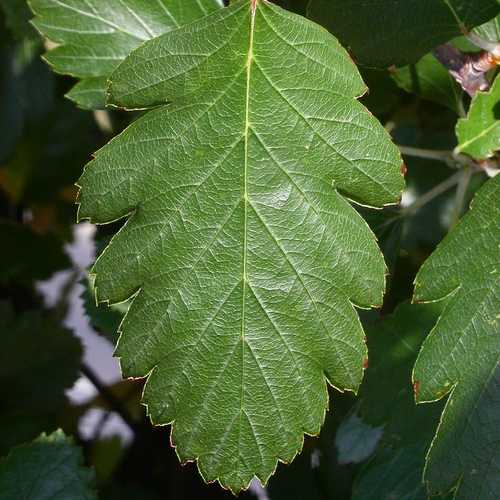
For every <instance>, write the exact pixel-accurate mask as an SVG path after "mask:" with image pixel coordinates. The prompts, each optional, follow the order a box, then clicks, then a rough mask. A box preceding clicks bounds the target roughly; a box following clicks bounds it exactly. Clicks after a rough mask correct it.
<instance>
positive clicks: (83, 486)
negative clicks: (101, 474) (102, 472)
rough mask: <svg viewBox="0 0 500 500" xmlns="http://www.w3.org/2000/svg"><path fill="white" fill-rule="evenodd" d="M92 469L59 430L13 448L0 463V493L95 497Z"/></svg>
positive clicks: (28, 497) (36, 498)
mask: <svg viewBox="0 0 500 500" xmlns="http://www.w3.org/2000/svg"><path fill="white" fill-rule="evenodd" d="M94 476H95V475H94V472H93V471H92V470H90V469H87V468H85V467H84V466H83V456H82V452H81V450H80V449H79V448H78V447H76V446H75V445H74V444H73V442H72V440H71V439H69V438H67V437H66V436H65V435H64V433H63V432H62V431H60V430H59V431H57V432H54V433H53V434H51V435H49V436H47V435H45V434H42V435H41V436H40V437H39V438H38V439H36V440H35V441H33V442H32V443H30V444H25V445H23V446H19V447H18V448H14V449H13V450H12V451H11V452H10V454H9V456H8V457H7V458H4V459H3V460H2V461H1V462H0V492H1V493H0V495H1V497H2V498H5V499H6V500H7V499H10V498H12V499H13V498H22V499H23V500H49V499H50V500H73V499H74V500H97V495H96V493H95V491H94V490H93V483H94V479H95V478H94Z"/></svg>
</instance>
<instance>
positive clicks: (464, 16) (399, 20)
mask: <svg viewBox="0 0 500 500" xmlns="http://www.w3.org/2000/svg"><path fill="white" fill-rule="evenodd" d="M499 11H500V6H499V4H498V2H497V0H475V1H473V2H471V1H470V0H447V1H441V0H440V1H437V0H397V1H394V0H381V1H376V2H374V1H370V2H366V1H365V0H311V2H310V4H309V11H308V13H309V16H310V17H311V19H313V20H315V21H317V22H319V23H321V24H323V26H325V27H327V28H328V29H329V30H330V31H331V32H332V33H333V34H334V35H335V36H337V37H338V38H339V40H340V41H341V43H342V44H343V45H344V46H346V47H348V48H349V50H350V51H352V53H353V55H354V57H355V58H356V61H358V62H359V63H361V64H364V65H367V66H374V67H381V68H384V67H385V68H387V67H389V66H391V65H393V64H394V65H396V66H403V65H405V64H409V63H414V62H417V61H418V60H419V59H420V58H421V57H422V56H423V55H425V54H426V53H427V52H429V51H430V50H432V49H433V48H434V47H437V46H438V45H440V44H442V43H444V42H447V41H448V40H450V39H452V38H453V37H456V36H459V35H461V34H462V31H463V30H470V29H471V28H473V27H474V26H478V25H480V24H482V23H484V22H486V21H488V20H489V19H491V18H493V17H494V16H496V15H497V14H498V13H499ZM367 34H369V36H367Z"/></svg>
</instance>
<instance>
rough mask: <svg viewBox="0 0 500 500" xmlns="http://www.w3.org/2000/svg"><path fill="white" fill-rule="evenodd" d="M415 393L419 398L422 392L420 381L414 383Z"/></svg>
mask: <svg viewBox="0 0 500 500" xmlns="http://www.w3.org/2000/svg"><path fill="white" fill-rule="evenodd" d="M413 392H414V393H415V397H416V398H418V394H419V392H420V382H419V381H418V380H415V382H413Z"/></svg>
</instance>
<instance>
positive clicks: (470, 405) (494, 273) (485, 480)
mask: <svg viewBox="0 0 500 500" xmlns="http://www.w3.org/2000/svg"><path fill="white" fill-rule="evenodd" d="M499 195H500V178H499V177H498V176H497V177H495V178H492V179H490V180H489V181H488V182H487V183H485V184H484V186H483V187H482V188H481V190H480V191H479V192H478V194H477V195H476V197H475V198H474V200H473V202H472V205H471V209H470V211H469V212H468V213H467V214H466V215H465V216H464V217H463V219H462V220H461V221H460V223H459V224H458V225H457V226H456V227H455V228H454V229H453V231H452V232H451V233H450V234H449V235H448V236H447V237H446V238H445V239H444V240H443V242H442V243H441V244H440V245H439V246H438V247H437V249H436V250H435V252H434V253H433V254H432V255H431V257H430V258H429V259H428V260H427V261H426V263H425V264H424V265H423V267H422V268H421V270H420V271H419V273H418V275H417V279H416V282H415V297H414V298H415V300H418V301H436V300H441V299H443V298H445V297H449V298H448V299H447V301H446V305H445V308H444V310H443V312H442V314H441V316H440V318H439V320H438V322H437V324H436V326H435V327H434V329H433V331H432V332H431V334H430V335H429V337H428V338H427V339H426V341H425V343H424V345H423V347H422V350H421V352H420V354H419V356H418V359H417V362H416V365H415V368H414V374H413V376H414V380H415V383H416V384H417V385H418V387H419V392H418V394H417V400H418V401H419V402H431V401H435V400H437V399H441V398H443V397H444V396H445V395H446V394H450V395H449V397H448V400H447V403H446V407H445V410H444V413H443V415H442V418H441V422H440V424H439V428H438V431H437V434H436V437H435V438H434V441H433V443H432V446H431V449H430V451H429V455H428V457H427V463H426V470H425V479H426V481H427V482H428V484H429V491H430V492H431V494H432V493H439V492H446V491H448V490H450V489H451V488H454V487H457V488H458V489H457V491H456V493H455V497H454V498H457V499H469V498H477V499H485V498H492V499H493V498H495V497H496V496H497V493H498V491H499V489H500V482H499V480H500V474H499V463H500V455H499V453H498V446H497V444H498V441H499V429H500V426H499V423H500V422H499V415H500V369H499V360H500V341H499V337H498V332H499V331H500V330H499V316H498V305H499V303H500V281H499V279H498V273H499V271H500V254H499V252H498V249H499V244H500V227H499V222H500V210H499V205H498V199H499Z"/></svg>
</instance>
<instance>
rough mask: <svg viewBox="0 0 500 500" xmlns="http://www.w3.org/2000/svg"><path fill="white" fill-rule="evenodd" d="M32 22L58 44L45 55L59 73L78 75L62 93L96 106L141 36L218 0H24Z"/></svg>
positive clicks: (208, 8)
mask: <svg viewBox="0 0 500 500" xmlns="http://www.w3.org/2000/svg"><path fill="white" fill-rule="evenodd" d="M30 6H31V9H32V10H33V12H34V13H35V16H36V17H35V19H34V20H33V24H34V25H35V27H36V28H37V29H38V30H39V31H40V33H42V35H44V36H45V37H47V38H48V39H50V40H51V41H52V42H55V43H56V44H58V46H57V47H56V48H54V49H53V50H51V51H50V52H49V53H48V54H47V55H46V57H45V58H46V60H47V62H48V63H49V64H50V65H51V66H52V67H53V68H54V70H55V71H57V72H59V73H64V74H69V75H72V76H75V77H77V78H80V79H82V80H83V81H82V82H80V83H79V84H77V87H76V88H74V89H73V90H72V91H70V93H69V94H68V97H70V98H71V99H73V100H74V101H75V102H76V103H77V104H78V105H79V106H81V107H82V108H84V109H97V108H102V107H103V105H104V103H105V98H104V94H105V89H106V79H107V77H108V76H109V75H110V74H111V72H112V71H113V70H114V69H115V68H116V67H117V66H118V65H119V64H120V62H121V61H123V59H125V57H126V56H127V55H129V54H130V52H132V50H133V49H135V48H136V47H138V46H139V45H140V44H141V43H142V42H144V41H145V40H149V39H151V38H154V37H156V36H158V35H161V34H162V33H165V32H167V31H170V30H172V29H175V28H177V27H178V26H180V25H183V24H186V23H189V22H191V21H194V20H195V19H198V18H200V17H202V16H203V15H205V14H208V13H209V12H211V11H213V10H215V9H217V8H219V7H220V6H221V2H220V1H219V0H198V1H189V2H177V1H169V0H158V1H151V0H107V1H106V2H103V1H101V0H30Z"/></svg>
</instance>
